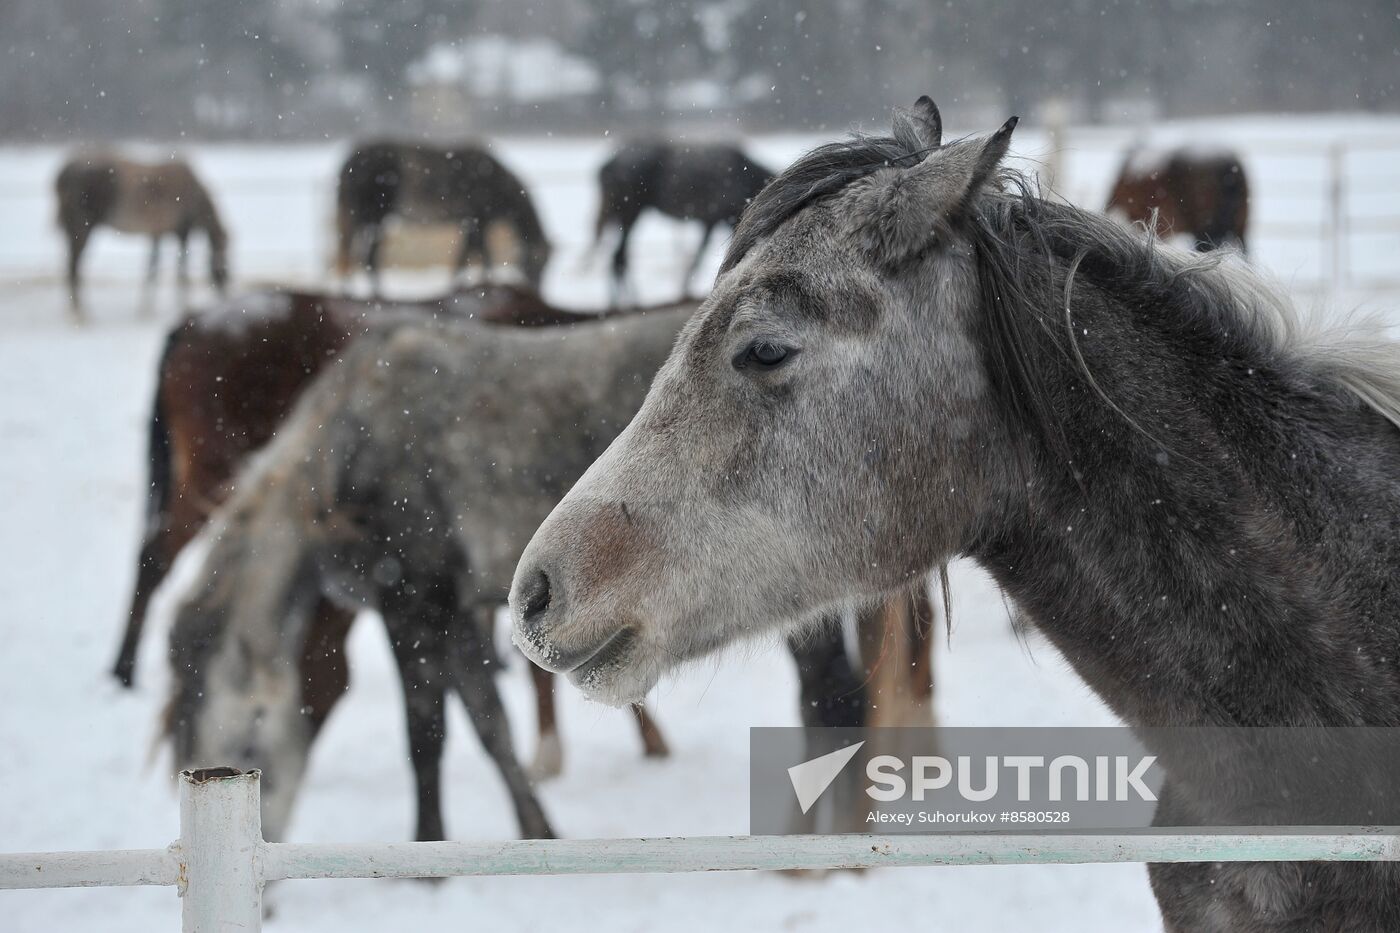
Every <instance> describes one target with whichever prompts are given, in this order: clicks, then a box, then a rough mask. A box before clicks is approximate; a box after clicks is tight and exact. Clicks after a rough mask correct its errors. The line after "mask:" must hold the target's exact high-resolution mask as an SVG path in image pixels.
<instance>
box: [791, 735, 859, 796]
mask: <svg viewBox="0 0 1400 933" xmlns="http://www.w3.org/2000/svg"><path fill="white" fill-rule="evenodd" d="M864 744H865V743H864V742H857V743H856V744H854V745H848V746H846V747H845V748H841V749H837V750H836V751H834V752H831V753H830V754H827V755H822V756H821V757H819V758H813V759H812V760H811V761H804V762H802V764H800V765H793V766H792V767H791V768H788V779H789V780H791V781H792V789H793V792H794V793H796V794H797V804H798V806H800V807H801V808H802V812H803V813H806V812H807V811H808V810H810V809H812V805H813V804H814V803H816V802H817V799H818V798H819V797H821V795H822V794H823V793H824V792H825V791H826V789H827V788H828V787H830V786H831V782H832V781H834V780H836V776H837V775H838V774H840V773H841V769H842V768H844V767H846V765H847V764H849V763H850V760H851V759H852V758H854V757H855V756H856V752H858V751H860V747H861V746H862V745H864Z"/></svg>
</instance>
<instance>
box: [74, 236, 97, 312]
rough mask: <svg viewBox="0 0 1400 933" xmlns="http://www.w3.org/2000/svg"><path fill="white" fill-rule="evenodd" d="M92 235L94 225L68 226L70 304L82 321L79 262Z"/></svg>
mask: <svg viewBox="0 0 1400 933" xmlns="http://www.w3.org/2000/svg"><path fill="white" fill-rule="evenodd" d="M91 236H92V227H91V225H89V224H85V223H79V224H77V225H75V226H72V227H69V228H68V306H69V308H70V310H71V311H72V312H73V316H74V317H75V318H77V319H78V320H80V321H81V320H82V319H83V305H82V301H81V299H80V298H79V296H78V287H79V284H80V283H79V281H78V264H79V263H80V262H81V261H82V258H83V251H84V250H85V249H87V244H88V238H89V237H91Z"/></svg>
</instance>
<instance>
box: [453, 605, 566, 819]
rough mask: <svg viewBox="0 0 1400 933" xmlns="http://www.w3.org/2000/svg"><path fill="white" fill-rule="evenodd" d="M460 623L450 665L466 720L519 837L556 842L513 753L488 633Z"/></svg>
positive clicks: (474, 621) (474, 623) (477, 624)
mask: <svg viewBox="0 0 1400 933" xmlns="http://www.w3.org/2000/svg"><path fill="white" fill-rule="evenodd" d="M445 589H447V590H448V598H446V599H443V600H442V609H443V611H444V612H448V613H450V614H453V615H456V613H455V612H453V611H452V610H453V609H454V607H455V598H456V594H455V591H454V590H453V589H452V588H445ZM449 600H450V601H449ZM474 612H475V613H476V614H478V615H479V614H480V613H483V612H484V613H490V614H494V613H495V607H494V606H489V607H477V608H476V609H475V610H474ZM458 623H459V624H456V625H454V626H453V628H452V631H451V634H450V636H449V637H448V639H447V645H448V657H447V663H448V669H449V670H450V671H451V675H452V680H453V682H454V685H455V686H456V688H457V692H458V693H459V694H460V695H461V697H462V702H464V703H465V704H466V706H467V713H468V718H469V719H470V720H471V723H472V726H473V728H475V729H476V734H477V737H478V738H480V739H481V744H482V746H483V747H484V748H485V749H486V753H487V754H488V755H490V756H491V759H492V760H493V761H494V762H495V763H496V767H497V769H499V770H500V772H501V778H502V779H503V780H504V781H505V783H506V788H507V789H508V790H509V791H510V797H511V802H512V803H513V804H514V805H515V815H516V819H517V820H518V821H519V823H520V834H521V836H523V837H525V838H527V839H553V838H554V830H553V829H551V828H550V825H549V820H548V819H546V817H545V815H544V809H543V808H542V807H541V806H540V802H539V800H538V799H536V797H535V792H534V789H533V788H532V787H531V786H530V781H529V779H528V778H527V777H526V776H525V769H524V768H522V767H521V766H520V762H519V761H518V760H517V759H516V757H515V748H514V747H513V746H512V745H511V740H510V724H509V721H508V720H507V719H506V710H505V707H504V706H503V705H502V704H501V695H500V694H499V693H497V692H496V678H495V677H493V676H492V674H493V670H492V667H491V665H490V663H489V657H490V654H489V652H488V650H487V647H486V645H484V644H483V643H482V633H483V632H484V631H487V630H488V629H487V628H486V627H485V626H483V625H482V624H481V620H480V619H479V618H466V619H461V618H459V619H458ZM461 623H465V624H461Z"/></svg>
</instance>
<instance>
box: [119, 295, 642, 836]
mask: <svg viewBox="0 0 1400 933" xmlns="http://www.w3.org/2000/svg"><path fill="white" fill-rule="evenodd" d="M434 317H442V318H453V319H468V318H474V319H476V320H480V321H484V322H487V323H490V324H498V325H506V326H511V327H541V326H559V325H563V324H568V323H573V322H577V321H580V320H588V319H591V318H592V317H593V316H591V315H583V314H579V313H576V312H569V311H564V310H561V309H558V308H554V307H552V306H550V305H547V304H545V303H544V302H543V301H542V300H541V299H540V298H539V296H538V295H536V294H535V293H534V292H531V291H528V290H526V289H522V288H517V287H514V286H508V285H494V286H484V287H479V288H467V289H461V290H459V291H456V292H453V293H452V294H449V295H447V296H445V297H443V298H440V299H436V300H431V301H423V302H419V303H391V304H383V303H370V302H364V301H355V300H351V299H347V298H341V297H335V296H329V295H322V294H315V293H306V292H295V291H282V290H274V291H266V292H258V293H253V294H249V295H243V296H239V297H236V298H233V299H229V300H228V301H226V302H225V303H224V304H223V305H221V306H219V307H216V308H211V309H209V310H206V311H204V312H201V313H200V314H198V315H192V316H190V317H188V318H187V319H186V320H185V321H183V322H182V323H181V324H180V325H178V326H177V327H175V328H174V330H172V331H171V334H170V336H169V338H168V339H167V341H166V346H165V351H164V353H163V354H162V357H161V362H160V366H159V370H158V373H157V379H156V381H157V389H156V396H155V403H154V405H153V409H152V414H151V419H150V429H149V442H148V456H149V466H150V484H149V498H148V511H147V523H146V529H145V532H144V535H143V539H142V544H141V551H140V557H139V559H138V565H137V574H136V586H135V590H134V593H133V595H132V600H131V607H130V610H129V612H128V616H127V624H126V629H125V633H124V635H123V638H122V644H121V650H120V652H119V654H118V656H117V661H116V665H115V669H114V671H113V673H114V674H115V676H116V677H117V679H118V680H119V681H120V682H121V683H122V685H123V686H131V684H132V682H133V680H134V676H135V663H136V653H137V648H138V646H139V642H140V637H141V631H142V627H143V623H144V621H145V619H146V616H147V611H148V606H149V603H150V599H151V596H152V595H153V594H154V593H155V591H156V589H157V588H158V587H159V585H160V583H161V582H162V581H163V580H164V579H165V576H166V575H167V573H168V572H169V570H170V567H171V566H172V564H173V563H174V560H175V558H176V556H177V555H178V554H179V553H180V551H181V550H182V549H183V548H184V547H185V545H186V544H187V543H188V542H189V541H190V539H191V538H193V537H194V535H195V534H196V533H197V532H198V531H199V529H200V528H202V527H203V526H204V524H205V523H206V522H207V521H208V519H209V515H210V513H211V512H213V510H214V509H215V508H216V507H217V506H218V504H219V503H220V502H222V501H223V500H224V499H225V498H226V497H227V495H228V492H229V488H230V485H231V483H232V480H233V478H234V476H235V475H236V473H237V470H238V469H239V468H240V467H241V466H242V465H243V463H244V462H245V461H246V460H247V459H248V457H249V456H250V455H251V454H252V452H253V451H255V450H257V449H258V448H259V447H261V446H262V445H263V444H265V443H266V442H267V441H268V439H270V438H271V437H272V435H273V433H274V432H275V430H276V429H277V426H278V425H279V424H280V423H281V422H282V421H283V419H284V418H285V417H286V414H287V412H288V411H289V410H290V409H291V407H292V405H293V403H294V402H295V400H296V399H297V397H298V396H299V395H300V394H301V392H302V390H303V389H304V388H305V387H306V386H307V385H308V384H310V382H311V381H312V379H313V378H314V376H315V375H316V374H317V373H319V372H320V371H321V370H322V369H323V368H325V367H326V366H327V365H329V364H330V363H331V362H333V361H334V360H335V359H336V358H337V357H338V356H339V355H340V354H341V352H342V351H343V349H344V348H345V346H346V345H347V344H348V343H349V342H350V341H351V340H352V339H354V338H355V337H356V336H358V335H361V334H364V333H367V332H368V331H370V330H371V329H373V328H375V327H387V326H391V325H393V324H395V323H405V322H411V321H422V320H430V319H432V318H434ZM354 617H355V614H354V612H352V611H350V610H348V609H345V608H343V607H340V606H337V605H336V604H335V603H333V602H332V601H330V600H328V599H322V600H319V601H318V603H317V604H316V606H315V608H314V609H313V610H312V611H311V619H312V621H311V627H310V634H309V635H308V637H307V639H306V647H305V651H304V652H303V654H302V656H301V658H300V659H299V662H298V663H299V665H300V667H301V682H300V690H301V697H302V710H303V713H304V715H305V716H306V717H307V727H308V729H309V730H310V733H311V734H312V735H315V734H316V733H317V732H318V731H319V730H320V728H321V726H322V724H323V723H324V722H325V720H326V717H327V716H329V715H330V712H331V710H332V708H333V707H334V706H335V704H336V703H337V702H338V701H339V700H340V698H341V697H342V696H343V695H344V693H345V691H346V690H347V689H348V687H349V670H348V668H347V667H346V663H345V641H346V638H347V637H348V635H349V632H350V626H351V623H352V622H353V621H354ZM530 667H531V673H532V675H533V676H534V680H535V688H536V693H537V696H538V704H537V705H538V716H539V739H538V741H539V747H538V749H537V752H536V755H535V765H534V770H535V772H536V774H537V775H539V776H550V775H552V774H556V773H558V771H559V770H560V768H561V766H562V749H561V744H560V740H559V737H558V727H557V718H556V713H555V708H554V702H553V699H554V689H553V682H552V681H553V675H551V674H549V673H548V672H547V671H544V670H542V669H540V668H539V667H537V666H535V665H533V664H531V665H530ZM633 713H634V715H635V716H636V718H637V722H638V727H639V730H640V732H641V735H642V739H643V744H644V749H645V752H646V754H647V755H648V756H653V757H655V756H662V755H665V754H666V743H665V740H664V738H663V737H662V735H661V732H660V730H659V729H658V728H657V726H656V724H655V723H654V722H653V721H652V720H651V718H650V716H649V715H648V714H647V712H646V710H645V709H644V708H642V707H641V706H638V707H635V708H634V710H633ZM425 767H426V766H425ZM433 783H435V782H433V781H431V780H428V779H426V778H425V779H424V780H420V781H419V782H418V786H419V787H420V788H422V787H425V786H430V785H432V784H433ZM418 809H419V813H420V823H421V825H426V826H429V827H431V826H435V825H436V826H440V825H441V817H440V816H437V815H435V814H436V813H437V811H438V809H439V808H438V805H437V803H436V802H435V801H434V800H431V799H429V800H425V799H422V798H421V797H420V799H419V803H418Z"/></svg>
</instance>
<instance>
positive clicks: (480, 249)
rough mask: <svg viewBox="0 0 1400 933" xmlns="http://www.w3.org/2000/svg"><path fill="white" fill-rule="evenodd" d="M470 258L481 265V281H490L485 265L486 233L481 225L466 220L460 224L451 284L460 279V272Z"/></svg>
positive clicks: (488, 269) (488, 271) (487, 267)
mask: <svg viewBox="0 0 1400 933" xmlns="http://www.w3.org/2000/svg"><path fill="white" fill-rule="evenodd" d="M472 257H476V261H477V262H478V263H480V264H481V279H482V281H486V280H488V279H490V277H491V276H490V268H489V266H487V264H486V232H485V230H484V229H483V228H482V225H481V224H479V223H477V222H476V221H475V220H468V221H466V222H465V223H463V224H462V228H461V230H460V232H459V234H458V237H457V256H456V259H455V260H454V261H453V264H452V282H453V284H456V283H457V281H458V280H459V279H460V278H461V277H462V270H463V269H466V268H467V266H468V264H469V263H470V262H471V260H472Z"/></svg>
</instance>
